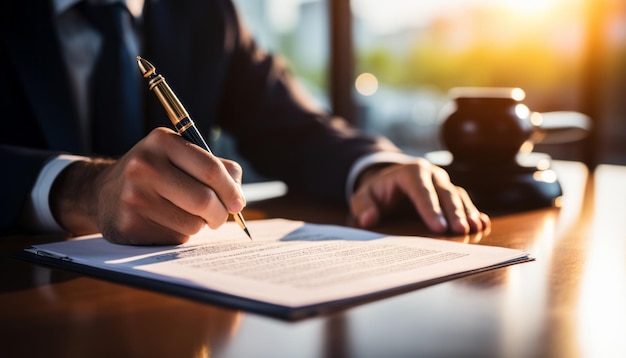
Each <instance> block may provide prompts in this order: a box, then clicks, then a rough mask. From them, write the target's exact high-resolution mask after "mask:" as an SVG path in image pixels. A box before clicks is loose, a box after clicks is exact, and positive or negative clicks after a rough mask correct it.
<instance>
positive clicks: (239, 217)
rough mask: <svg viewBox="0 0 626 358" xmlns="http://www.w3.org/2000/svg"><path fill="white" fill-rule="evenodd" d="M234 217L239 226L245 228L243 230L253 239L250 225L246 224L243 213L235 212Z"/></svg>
mask: <svg viewBox="0 0 626 358" xmlns="http://www.w3.org/2000/svg"><path fill="white" fill-rule="evenodd" d="M233 219H235V221H236V222H237V224H239V227H241V228H242V229H243V231H244V232H245V233H246V235H248V237H249V238H250V240H252V235H250V231H248V227H247V226H246V222H245V220H244V219H243V215H241V213H237V214H233Z"/></svg>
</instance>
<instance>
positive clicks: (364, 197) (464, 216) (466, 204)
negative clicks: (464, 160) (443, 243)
mask: <svg viewBox="0 0 626 358" xmlns="http://www.w3.org/2000/svg"><path fill="white" fill-rule="evenodd" d="M406 199H408V201H409V202H410V204H411V206H412V207H413V208H415V211H416V212H417V213H418V214H419V215H420V216H421V217H422V219H423V221H424V222H425V224H426V225H427V226H428V228H429V229H430V230H432V231H433V232H436V233H444V232H446V231H450V232H453V233H458V234H466V233H469V232H476V231H481V230H485V229H487V228H488V227H489V226H490V225H491V223H490V220H489V217H488V216H487V215H486V214H484V213H481V212H480V211H478V209H477V208H476V206H474V204H473V203H472V200H471V199H470V197H469V196H468V194H467V192H466V191H465V190H464V189H463V188H460V187H458V186H455V185H454V184H452V182H450V177H449V176H448V173H447V172H446V171H445V170H443V169H442V168H440V167H438V166H435V165H433V164H430V162H428V161H427V160H425V159H421V158H417V159H416V160H415V161H414V162H411V163H408V164H391V165H387V166H382V167H372V168H370V169H368V170H366V171H365V172H364V173H363V174H361V177H360V178H359V181H358V184H357V187H356V190H355V192H354V194H353V195H352V197H351V199H350V209H351V211H352V214H353V215H354V217H355V218H357V221H358V223H359V225H360V226H362V227H371V226H373V225H375V224H377V223H378V222H379V221H380V220H381V218H382V217H383V215H384V214H386V213H389V212H391V211H393V210H398V209H399V206H400V204H401V203H402V202H406Z"/></svg>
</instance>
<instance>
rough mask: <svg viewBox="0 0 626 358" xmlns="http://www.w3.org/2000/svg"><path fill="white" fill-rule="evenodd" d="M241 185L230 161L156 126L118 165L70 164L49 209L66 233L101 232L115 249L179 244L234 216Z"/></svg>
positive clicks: (106, 162) (240, 200)
mask: <svg viewBox="0 0 626 358" xmlns="http://www.w3.org/2000/svg"><path fill="white" fill-rule="evenodd" d="M240 183H241V167H240V166H239V165H238V164H237V163H235V162H233V161H229V160H226V159H220V158H218V157H215V156H214V155H212V154H209V153H208V152H206V151H205V150H204V149H202V148H200V147H198V146H196V145H194V144H191V143H189V142H187V141H186V140H185V139H183V138H182V137H181V136H179V135H178V134H176V133H175V132H174V131H172V130H170V129H167V128H157V129H155V130H153V131H152V132H151V133H150V134H149V135H148V136H146V137H145V138H144V139H143V140H142V141H140V142H139V143H137V145H135V146H134V147H133V148H132V149H131V150H130V151H128V152H127V153H126V154H125V155H124V156H123V157H121V158H120V159H119V160H117V161H113V160H93V161H91V162H77V163H73V164H71V165H70V166H69V167H68V168H67V169H66V170H65V171H64V172H63V173H62V174H61V175H60V176H59V178H57V180H56V181H55V183H54V185H53V188H52V192H51V196H50V205H51V208H52V212H53V214H54V216H55V218H56V219H57V221H58V222H59V223H60V224H61V225H62V226H63V227H64V228H65V229H66V230H68V231H70V232H72V233H73V234H88V233H95V232H101V233H102V234H103V235H104V237H106V238H107V239H109V240H110V241H112V242H115V243H120V244H132V245H152V244H159V245H161V244H179V243H183V242H186V241H187V240H188V239H189V236H190V235H193V234H194V233H196V232H198V231H199V230H200V229H201V228H202V227H203V226H204V225H205V224H208V225H209V226H210V227H211V228H217V227H219V226H220V225H222V224H223V223H224V222H225V221H226V220H227V219H228V214H229V213H236V212H239V211H241V210H242V209H243V207H244V206H245V199H244V197H243V195H242V193H241V191H240V188H239V184H240Z"/></svg>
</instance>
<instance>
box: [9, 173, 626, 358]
mask: <svg viewBox="0 0 626 358" xmlns="http://www.w3.org/2000/svg"><path fill="white" fill-rule="evenodd" d="M555 169H557V172H558V173H559V175H560V178H561V181H562V184H563V189H564V192H565V196H564V198H563V208H562V209H542V210H536V211H531V212H525V213H519V214H515V215H507V216H502V217H495V218H493V229H492V230H491V232H490V233H488V234H485V235H473V236H468V237H454V238H444V239H447V240H459V241H466V242H473V243H480V244H487V245H501V246H507V247H513V248H520V249H526V250H528V251H529V252H531V253H532V254H533V255H534V256H535V257H536V258H537V260H536V261H534V262H530V263H524V264H521V265H515V266H511V267H508V268H504V269H498V270H494V271H490V272H485V273H481V274H477V275H473V276H470V277H466V278H462V279H458V280H454V281H449V282H446V283H442V284H437V285H434V286H430V287H427V288H423V289H419V290H416V291H412V292H409V293H404V294H400V295H397V296H393V297H390V298H385V299H381V300H378V301H374V302H371V303H367V304H363V305H360V306H357V307H353V308H350V309H347V310H345V311H341V312H337V313H336V314H332V315H328V316H323V317H316V318H311V319H306V320H303V321H298V322H284V321H280V320H275V319H272V318H267V317H264V316H259V315H255V314H249V313H245V312H237V311H233V310H230V309H224V308H221V307H217V306H214V305H211V304H208V303H202V302H195V301H191V300H187V299H184V298H178V297H174V296H168V295H163V294H159V293H155V292H150V291H144V290H140V289H135V288H132V287H128V286H124V285H118V284H114V283H110V282H105V281H101V280H97V279H93V278H90V277H86V276H81V275H77V274H73V273H70V272H65V271H61V270H54V269H48V268H45V267H40V266H36V265H32V264H29V263H25V262H20V261H17V260H14V259H9V258H4V257H3V258H2V259H1V261H0V272H1V279H0V355H2V356H4V357H14V356H45V357H51V356H62V357H94V356H104V357H122V356H150V357H162V356H165V357H188V356H213V357H222V356H224V357H323V356H330V357H409V356H410V357H419V356H426V357H439V356H441V357H449V356H462V357H469V356H471V357H617V356H626V323H625V322H626V186H625V185H624V184H625V183H626V167H618V166H600V167H599V168H598V169H597V171H596V172H595V173H594V174H593V175H592V176H590V175H588V173H587V170H586V169H585V167H584V166H582V165H581V164H578V163H571V162H557V163H555ZM301 200H302V199H299V198H292V197H289V196H287V197H285V198H279V199H272V200H268V201H264V202H260V203H257V204H254V205H251V206H250V207H249V208H248V209H246V217H247V218H248V220H250V219H252V218H254V217H257V218H259V217H287V218H291V219H303V220H307V221H312V222H324V223H335V224H346V223H348V215H347V214H346V212H345V211H344V210H342V209H341V208H333V207H328V206H325V205H324V204H323V203H311V202H310V201H307V205H303V203H302V201H301ZM377 230H382V231H388V232H390V233H394V234H410V233H413V234H417V235H425V234H427V232H426V231H425V230H424V227H423V226H422V225H421V224H419V223H415V222H408V221H406V222H396V223H391V224H387V225H385V226H381V227H379V228H378V229H377ZM54 239H55V238H37V237H27V238H24V237H7V238H2V240H3V242H2V243H0V253H1V254H2V255H3V256H4V255H6V254H8V253H10V252H14V251H18V250H21V249H22V248H24V247H26V246H29V245H30V244H31V243H34V242H42V241H50V240H54Z"/></svg>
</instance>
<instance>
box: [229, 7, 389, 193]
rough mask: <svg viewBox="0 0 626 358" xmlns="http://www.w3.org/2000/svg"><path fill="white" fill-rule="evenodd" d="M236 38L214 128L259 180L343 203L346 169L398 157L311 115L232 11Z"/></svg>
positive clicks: (276, 61) (280, 66) (332, 119)
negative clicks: (233, 142)
mask: <svg viewBox="0 0 626 358" xmlns="http://www.w3.org/2000/svg"><path fill="white" fill-rule="evenodd" d="M232 23H233V24H234V25H233V26H232V28H231V29H230V30H231V31H233V32H234V33H235V34H236V36H235V38H236V40H235V45H234V50H233V52H232V56H231V58H230V62H229V68H228V72H227V76H226V80H225V81H224V89H223V98H222V102H221V103H222V104H221V107H220V111H219V121H220V126H221V127H222V128H224V129H225V130H227V131H229V132H230V133H232V134H233V135H234V136H235V137H236V139H237V149H238V151H239V152H240V153H241V154H242V155H243V156H244V157H246V159H248V160H249V161H250V162H251V163H252V165H253V166H254V167H255V169H256V170H258V171H259V172H260V173H261V174H264V175H266V176H270V177H277V178H280V179H281V180H284V181H285V182H286V183H287V185H288V186H289V187H290V188H292V189H297V190H303V191H305V192H307V193H311V194H313V195H316V196H319V197H325V198H329V199H334V200H340V201H345V197H346V193H345V188H346V180H347V178H348V173H349V171H350V168H351V166H352V165H353V164H354V163H355V162H356V161H357V160H358V159H359V158H361V157H363V156H366V155H370V154H373V153H377V152H383V151H386V152H399V149H398V148H397V147H396V146H394V145H393V144H392V143H391V142H389V141H388V140H386V139H384V138H381V137H373V136H367V135H365V134H364V133H362V132H359V131H358V130H356V129H355V128H353V127H351V126H350V125H349V123H348V122H347V121H345V120H344V119H343V118H339V117H336V116H333V115H331V114H329V113H326V112H324V111H323V110H321V109H320V108H317V107H316V106H315V105H314V104H313V102H312V101H311V100H310V99H309V97H308V96H307V95H306V94H305V93H304V92H303V90H302V88H301V87H300V86H299V85H298V83H297V82H296V81H295V79H294V77H293V76H292V75H291V73H290V72H289V69H288V68H287V66H286V65H285V62H283V61H282V60H281V59H280V58H278V57H274V56H270V55H268V54H266V53H264V52H263V51H261V50H259V49H258V48H257V47H256V45H255V43H254V41H253V39H252V38H251V36H250V35H249V34H248V33H247V32H246V30H245V29H244V28H243V27H242V26H241V24H240V21H239V20H238V19H237V18H236V15H235V13H234V11H233V18H232Z"/></svg>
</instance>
